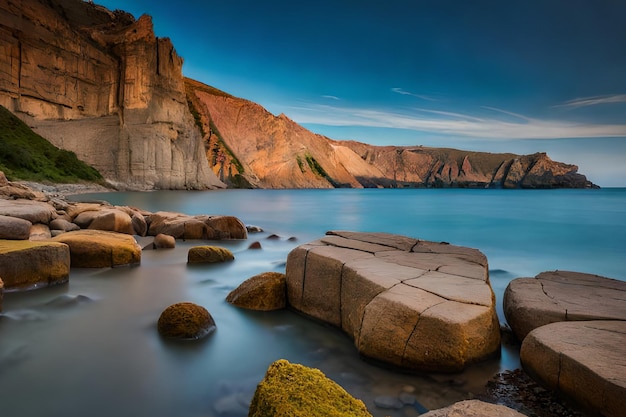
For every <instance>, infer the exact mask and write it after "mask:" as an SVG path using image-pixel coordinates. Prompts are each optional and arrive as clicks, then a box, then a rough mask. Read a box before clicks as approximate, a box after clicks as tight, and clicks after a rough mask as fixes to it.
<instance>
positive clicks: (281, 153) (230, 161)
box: [186, 80, 594, 188]
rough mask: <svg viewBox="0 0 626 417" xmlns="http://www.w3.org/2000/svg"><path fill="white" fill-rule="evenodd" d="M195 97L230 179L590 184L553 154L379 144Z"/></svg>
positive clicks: (320, 183) (205, 94) (211, 152)
mask: <svg viewBox="0 0 626 417" xmlns="http://www.w3.org/2000/svg"><path fill="white" fill-rule="evenodd" d="M186 83H187V94H188V99H189V101H190V102H191V103H192V105H193V107H194V109H195V111H196V116H197V117H196V119H197V122H198V123H199V124H201V125H202V126H203V130H204V132H205V136H204V138H205V142H206V149H207V157H208V158H209V162H210V164H211V165H212V166H213V169H214V172H216V174H218V175H220V177H221V179H222V180H223V181H226V182H228V183H230V184H231V185H237V186H242V185H245V186H251V187H260V188H304V187H315V188H331V187H474V188H489V187H490V188H588V187H593V186H594V185H593V184H592V183H591V182H589V181H588V180H587V179H586V177H585V176H584V175H581V174H578V173H577V171H578V167H576V166H575V165H568V164H564V163H560V162H555V161H552V160H551V159H550V158H549V157H548V156H547V155H546V154H545V153H537V154H533V155H523V156H520V155H514V154H491V153H485V152H469V151H460V150H456V149H442V148H426V147H398V146H372V145H367V144H364V143H360V142H354V141H334V140H331V139H329V138H327V137H324V136H321V135H317V134H314V133H312V132H310V131H308V130H306V129H304V128H303V127H302V126H300V125H298V124H296V123H295V122H294V121H292V120H290V119H289V118H287V117H286V116H284V115H280V116H274V115H272V114H271V113H269V112H268V111H267V110H265V109H264V108H262V107H261V106H259V105H258V104H255V103H252V102H250V101H247V100H243V99H239V98H236V97H233V96H231V95H228V94H226V93H223V92H221V91H219V90H216V89H214V88H211V87H208V86H206V85H203V84H201V83H198V82H197V81H193V80H186Z"/></svg>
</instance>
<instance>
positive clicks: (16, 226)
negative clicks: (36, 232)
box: [0, 215, 32, 240]
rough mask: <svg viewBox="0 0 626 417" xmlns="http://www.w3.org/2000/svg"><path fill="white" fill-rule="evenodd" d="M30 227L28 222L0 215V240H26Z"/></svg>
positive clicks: (30, 224)
mask: <svg viewBox="0 0 626 417" xmlns="http://www.w3.org/2000/svg"><path fill="white" fill-rule="evenodd" d="M31 226H32V223H31V222H29V221H28V220H24V219H20V218H17V217H11V216H3V215H0V239H15V240H24V239H28V238H29V237H30V228H31Z"/></svg>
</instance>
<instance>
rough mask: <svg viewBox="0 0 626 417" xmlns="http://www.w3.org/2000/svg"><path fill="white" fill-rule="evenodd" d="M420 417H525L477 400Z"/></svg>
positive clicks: (508, 409) (463, 402) (513, 411)
mask: <svg viewBox="0 0 626 417" xmlns="http://www.w3.org/2000/svg"><path fill="white" fill-rule="evenodd" d="M420 416H421V417H525V415H524V414H520V413H518V412H517V411H515V410H512V409H510V408H508V407H505V406H503V405H497V404H490V403H486V402H484V401H479V400H466V401H460V402H458V403H455V404H452V405H451V406H449V407H445V408H440V409H438V410H433V411H429V412H427V413H425V414H420Z"/></svg>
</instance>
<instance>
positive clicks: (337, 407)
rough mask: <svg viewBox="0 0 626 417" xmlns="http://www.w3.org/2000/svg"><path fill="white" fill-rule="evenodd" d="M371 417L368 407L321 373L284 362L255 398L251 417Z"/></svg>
mask: <svg viewBox="0 0 626 417" xmlns="http://www.w3.org/2000/svg"><path fill="white" fill-rule="evenodd" d="M327 416H334V417H343V416H345V417H371V414H370V413H369V412H368V411H367V408H366V407H365V404H363V402H362V401H361V400H358V399H356V398H354V397H352V396H351V395H350V394H348V393H347V392H346V391H345V390H344V389H343V388H342V387H341V386H340V385H338V384H337V383H336V382H334V381H332V380H330V379H329V378H327V377H326V376H325V375H324V374H323V373H322V372H321V371H320V370H318V369H314V368H308V367H306V366H303V365H299V364H291V363H289V362H288V361H286V360H284V359H280V360H278V361H276V362H274V363H272V364H271V365H270V366H269V368H268V370H267V373H266V374H265V378H263V380H262V381H261V382H260V383H259V385H258V386H257V388H256V391H255V393H254V397H253V398H252V403H251V405H250V410H249V413H248V417H327Z"/></svg>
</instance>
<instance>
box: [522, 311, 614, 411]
mask: <svg viewBox="0 0 626 417" xmlns="http://www.w3.org/2000/svg"><path fill="white" fill-rule="evenodd" d="M520 358H521V362H522V365H523V367H524V369H525V370H526V371H527V372H528V373H529V374H530V375H531V376H533V377H534V378H535V379H538V380H540V381H542V382H543V383H544V384H545V385H547V386H549V387H550V388H552V389H554V390H556V391H558V392H560V393H562V394H565V395H566V396H569V397H570V398H573V399H575V400H576V401H577V402H579V403H580V404H581V405H583V406H584V407H586V408H587V409H588V410H590V412H591V413H592V414H594V415H602V416H607V417H618V416H623V415H624V411H625V410H626V321H618V320H612V321H605V320H594V321H575V322H559V323H551V324H548V325H545V326H542V327H539V328H537V329H535V330H533V331H531V332H530V333H529V334H528V335H527V336H526V338H525V339H524V342H523V343H522V348H521V352H520Z"/></svg>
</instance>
